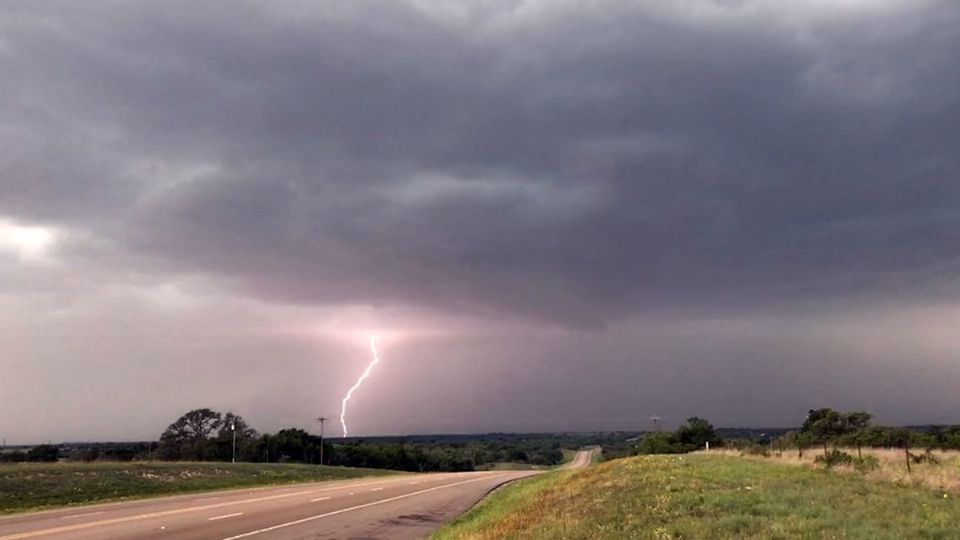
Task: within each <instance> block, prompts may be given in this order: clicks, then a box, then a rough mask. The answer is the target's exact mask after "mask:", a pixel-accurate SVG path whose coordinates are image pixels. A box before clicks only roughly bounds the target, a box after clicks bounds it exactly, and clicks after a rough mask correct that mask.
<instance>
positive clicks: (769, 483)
mask: <svg viewBox="0 0 960 540" xmlns="http://www.w3.org/2000/svg"><path fill="white" fill-rule="evenodd" d="M958 523H960V502H958V500H957V499H956V498H954V496H953V495H949V496H948V497H947V498H944V493H943V492H942V491H932V490H929V489H923V488H917V487H908V486H902V485H897V484H893V483H884V482H876V481H870V480H867V479H864V478H862V477H860V476H857V475H853V474H834V473H830V472H827V471H820V470H811V469H808V468H803V467H796V466H791V465H782V464H775V463H766V462H761V461H756V460H748V459H741V458H736V457H725V456H708V455H688V456H643V457H637V458H627V459H619V460H614V461H608V462H605V463H602V464H599V465H596V466H594V467H589V468H586V469H582V470H577V471H558V472H553V473H548V474H544V475H541V476H537V477H534V478H531V479H528V480H523V481H521V482H518V483H515V484H513V485H511V486H508V487H506V488H504V489H501V490H498V491H497V492H495V493H494V494H493V495H491V496H490V497H489V498H488V499H487V500H485V501H484V502H483V503H481V504H480V505H478V506H477V507H476V508H474V509H473V510H471V511H470V512H469V513H467V514H466V515H464V516H462V517H461V518H460V519H458V520H456V521H454V522H453V523H452V524H451V525H449V526H448V527H446V528H444V529H442V530H441V531H439V532H438V533H437V534H436V535H435V536H434V539H435V540H449V539H488V538H518V539H519V538H524V539H526V538H533V539H537V538H558V539H559V538H563V539H575V538H616V539H621V538H623V539H627V538H639V539H647V538H649V539H666V538H687V539H690V538H710V539H715V538H719V539H734V538H736V539H741V538H743V539H788V538H810V539H814V538H816V539H819V538H846V539H864V540H866V539H902V538H944V539H946V538H960V527H958V525H957V524H958Z"/></svg>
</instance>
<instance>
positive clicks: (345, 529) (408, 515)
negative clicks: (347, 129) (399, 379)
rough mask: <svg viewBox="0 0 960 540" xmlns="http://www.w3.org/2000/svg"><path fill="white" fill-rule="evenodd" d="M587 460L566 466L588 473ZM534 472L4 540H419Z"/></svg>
mask: <svg viewBox="0 0 960 540" xmlns="http://www.w3.org/2000/svg"><path fill="white" fill-rule="evenodd" d="M590 454H591V451H589V450H587V451H582V452H579V453H578V454H577V456H576V458H575V459H574V460H573V462H572V463H571V466H575V467H584V466H586V465H589V464H590ZM537 473H538V471H490V472H469V473H434V474H416V475H412V474H411V475H397V476H387V477H367V478H359V479H355V480H344V481H336V482H318V483H309V484H295V485H285V486H278V487H269V488H255V489H241V490H230V491H217V492H209V493H201V494H194V495H179V496H176V497H164V498H156V499H145V500H140V501H130V502H123V503H109V504H100V505H94V506H83V507H73V508H69V509H61V510H50V511H45V512H34V513H29V514H17V515H14V516H8V517H3V518H0V540H19V539H27V538H36V539H38V540H81V539H83V540H97V539H123V540H161V539H162V540H201V539H202V540H239V539H241V538H250V539H251V540H297V539H307V538H310V539H317V538H355V539H373V538H377V539H380V538H383V539H391V540H395V539H408V538H409V539H413V538H424V537H425V536H428V535H429V534H430V533H431V532H433V531H434V530H436V529H438V528H439V527H440V526H441V525H443V524H444V523H446V522H448V521H450V520H452V519H453V518H455V517H457V516H458V515H460V514H462V513H463V512H465V511H466V510H467V509H469V508H470V507H471V506H473V505H474V504H476V503H477V501H479V500H480V499H482V498H483V497H484V496H485V495H486V494H487V493H489V492H490V491H491V490H493V489H494V488H496V487H497V486H500V485H502V484H504V483H506V482H509V481H512V480H516V479H518V478H523V477H525V476H530V475H533V474H537Z"/></svg>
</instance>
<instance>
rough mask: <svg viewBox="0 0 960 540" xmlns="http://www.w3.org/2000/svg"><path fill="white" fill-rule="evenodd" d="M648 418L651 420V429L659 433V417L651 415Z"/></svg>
mask: <svg viewBox="0 0 960 540" xmlns="http://www.w3.org/2000/svg"><path fill="white" fill-rule="evenodd" d="M650 420H653V430H654V431H656V432H657V433H660V417H659V416H651V417H650Z"/></svg>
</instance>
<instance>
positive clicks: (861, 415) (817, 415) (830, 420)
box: [630, 408, 960, 454]
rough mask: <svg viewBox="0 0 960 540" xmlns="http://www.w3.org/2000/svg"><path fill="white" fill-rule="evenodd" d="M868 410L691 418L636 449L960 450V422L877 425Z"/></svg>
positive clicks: (647, 437) (662, 451)
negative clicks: (799, 419) (786, 424)
mask: <svg viewBox="0 0 960 540" xmlns="http://www.w3.org/2000/svg"><path fill="white" fill-rule="evenodd" d="M872 420H873V415H871V414H870V413H868V412H865V411H852V412H846V413H843V412H839V411H836V410H834V409H830V408H820V409H811V410H810V411H808V413H807V417H806V419H805V420H804V422H803V425H802V426H800V427H799V428H796V429H782V428H773V429H762V430H761V429H715V428H714V427H713V426H712V425H711V424H710V423H709V422H708V421H706V420H704V419H702V418H697V417H694V418H690V419H688V420H687V422H686V423H685V424H683V425H681V426H680V428H678V429H677V431H675V432H654V433H647V434H646V435H645V436H644V437H643V438H642V440H640V441H639V443H638V444H636V445H635V446H633V447H632V448H631V452H630V453H631V454H669V453H683V452H690V451H693V450H699V449H703V448H704V447H705V446H706V444H707V443H708V442H709V443H710V446H711V447H718V446H721V445H723V446H731V447H734V448H739V449H752V450H753V451H756V452H758V453H760V452H765V451H770V450H778V451H783V450H784V449H790V448H793V449H795V450H796V451H797V452H799V453H800V454H802V453H803V451H804V450H805V449H806V448H809V447H811V446H815V445H816V446H822V447H823V448H824V449H825V450H826V449H827V447H828V446H834V447H878V448H894V447H896V448H926V449H934V448H939V449H942V450H960V425H949V426H940V425H929V426H910V427H891V426H879V425H874V424H872Z"/></svg>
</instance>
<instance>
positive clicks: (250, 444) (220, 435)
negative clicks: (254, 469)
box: [215, 412, 259, 461]
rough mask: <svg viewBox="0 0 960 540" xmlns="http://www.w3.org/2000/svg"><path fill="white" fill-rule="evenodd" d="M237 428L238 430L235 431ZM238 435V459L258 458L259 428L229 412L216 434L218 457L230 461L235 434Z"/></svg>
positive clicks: (250, 459)
mask: <svg viewBox="0 0 960 540" xmlns="http://www.w3.org/2000/svg"><path fill="white" fill-rule="evenodd" d="M234 430H236V431H234ZM234 433H236V435H237V460H238V461H252V460H254V459H257V457H258V455H257V448H256V439H257V437H259V434H258V433H257V430H255V429H253V428H252V427H250V426H249V425H248V424H247V422H246V421H245V420H244V419H243V417H242V416H240V415H236V414H233V413H232V412H228V413H227V414H225V415H223V420H222V421H221V422H220V430H219V431H218V432H217V436H216V441H215V442H216V447H217V450H216V452H217V459H220V460H222V461H230V459H232V457H233V435H234Z"/></svg>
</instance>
